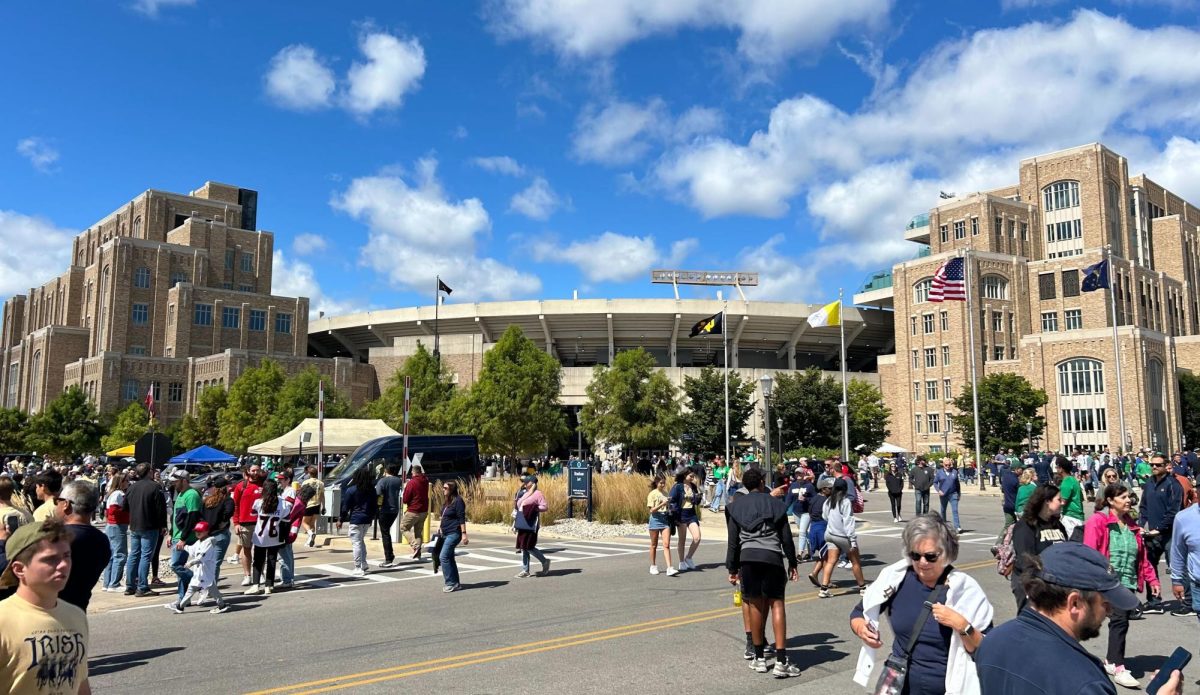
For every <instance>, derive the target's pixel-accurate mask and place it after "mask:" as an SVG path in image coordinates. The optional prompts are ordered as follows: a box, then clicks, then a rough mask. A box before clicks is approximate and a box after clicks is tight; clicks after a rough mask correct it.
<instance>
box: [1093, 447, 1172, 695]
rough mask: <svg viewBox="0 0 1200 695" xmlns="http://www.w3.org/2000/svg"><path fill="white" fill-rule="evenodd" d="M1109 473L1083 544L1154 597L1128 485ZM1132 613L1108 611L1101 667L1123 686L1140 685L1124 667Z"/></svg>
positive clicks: (1128, 584) (1133, 587)
mask: <svg viewBox="0 0 1200 695" xmlns="http://www.w3.org/2000/svg"><path fill="white" fill-rule="evenodd" d="M1110 473H1111V474H1112V476H1111V477H1112V479H1113V482H1112V483H1109V484H1107V485H1105V486H1104V487H1103V488H1101V491H1100V493H1099V494H1097V495H1096V513H1095V514H1093V515H1092V516H1091V518H1089V519H1088V520H1087V523H1085V524H1084V525H1083V544H1084V545H1089V546H1091V547H1093V548H1095V549H1096V550H1098V551H1100V554H1101V555H1103V556H1104V557H1106V558H1108V562H1109V566H1110V567H1112V569H1113V571H1114V572H1115V573H1116V575H1117V578H1118V579H1119V580H1120V581H1121V585H1122V586H1124V587H1125V588H1126V589H1129V590H1130V591H1134V592H1136V593H1141V591H1142V589H1143V588H1144V587H1146V586H1147V585H1149V587H1150V592H1151V594H1153V595H1156V596H1157V595H1159V594H1160V593H1161V589H1160V586H1159V582H1158V572H1156V571H1155V570H1154V566H1153V565H1151V564H1150V559H1149V557H1148V556H1147V555H1146V545H1145V543H1144V542H1143V541H1142V529H1140V528H1138V525H1137V521H1136V517H1135V515H1134V514H1133V513H1132V507H1133V504H1132V503H1131V501H1130V499H1129V488H1127V487H1125V486H1124V485H1122V484H1120V483H1118V482H1116V478H1117V474H1116V471H1115V470H1113V469H1112V468H1108V469H1106V470H1105V471H1104V478H1108V477H1109V474H1110ZM1133 612H1134V611H1123V610H1119V609H1116V608H1113V609H1112V610H1111V611H1110V612H1109V614H1108V653H1107V655H1106V656H1105V659H1104V670H1105V671H1106V672H1107V673H1108V675H1110V676H1112V677H1113V681H1114V682H1115V683H1116V684H1117V685H1120V686H1124V687H1126V688H1137V687H1139V686H1138V681H1137V679H1136V678H1134V677H1133V674H1132V673H1130V672H1129V671H1128V670H1126V668H1125V636H1126V635H1127V634H1128V633H1129V619H1130V616H1131V615H1132V614H1133Z"/></svg>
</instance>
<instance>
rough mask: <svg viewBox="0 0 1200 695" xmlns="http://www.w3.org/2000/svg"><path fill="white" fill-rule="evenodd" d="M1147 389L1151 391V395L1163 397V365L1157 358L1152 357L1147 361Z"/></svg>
mask: <svg viewBox="0 0 1200 695" xmlns="http://www.w3.org/2000/svg"><path fill="white" fill-rule="evenodd" d="M1146 390H1147V391H1149V392H1150V395H1151V396H1153V397H1156V398H1162V393H1163V365H1162V362H1159V361H1158V360H1156V359H1151V360H1150V361H1149V362H1148V363H1146Z"/></svg>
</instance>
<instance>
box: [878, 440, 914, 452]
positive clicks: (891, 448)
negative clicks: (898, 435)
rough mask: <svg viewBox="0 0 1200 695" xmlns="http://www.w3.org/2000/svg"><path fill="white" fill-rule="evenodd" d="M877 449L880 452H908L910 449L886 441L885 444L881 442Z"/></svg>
mask: <svg viewBox="0 0 1200 695" xmlns="http://www.w3.org/2000/svg"><path fill="white" fill-rule="evenodd" d="M875 451H876V452H877V453H880V454H907V453H908V449H905V448H904V447H902V446H896V445H895V444H888V443H887V442H884V443H883V444H881V445H880V446H879V448H878V449H876V450H875Z"/></svg>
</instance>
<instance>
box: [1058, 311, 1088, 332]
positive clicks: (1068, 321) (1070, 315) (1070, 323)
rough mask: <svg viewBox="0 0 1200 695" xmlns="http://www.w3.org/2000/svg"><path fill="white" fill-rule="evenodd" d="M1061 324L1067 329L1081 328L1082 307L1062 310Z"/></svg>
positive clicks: (1076, 329) (1075, 329)
mask: <svg viewBox="0 0 1200 695" xmlns="http://www.w3.org/2000/svg"><path fill="white" fill-rule="evenodd" d="M1063 325H1064V326H1065V327H1066V329H1067V330H1068V331H1078V330H1082V329H1083V309H1067V310H1066V311H1064V312H1063Z"/></svg>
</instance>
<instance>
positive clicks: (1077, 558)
mask: <svg viewBox="0 0 1200 695" xmlns="http://www.w3.org/2000/svg"><path fill="white" fill-rule="evenodd" d="M1040 558H1041V561H1042V571H1041V572H1040V573H1039V576H1040V577H1041V578H1042V580H1043V581H1046V582H1049V583H1051V584H1057V585H1059V586H1063V587H1068V588H1071V589H1080V590H1081V591H1098V592H1100V593H1101V594H1103V595H1104V598H1105V599H1106V600H1107V601H1108V602H1109V603H1110V604H1112V606H1113V608H1116V609H1117V610H1122V611H1131V610H1133V609H1134V608H1137V605H1138V600H1137V596H1135V595H1134V593H1133V592H1132V591H1130V590H1129V589H1126V588H1125V587H1124V586H1122V585H1121V580H1120V579H1119V578H1118V577H1117V574H1116V572H1114V571H1113V569H1112V566H1111V565H1109V563H1108V558H1106V557H1104V556H1103V555H1101V554H1100V552H1099V551H1098V550H1096V549H1095V548H1090V547H1088V546H1086V545H1084V544H1082V543H1076V542H1072V541H1067V542H1065V543H1055V544H1054V545H1052V546H1050V547H1049V548H1046V549H1045V550H1043V551H1042V553H1041V555H1040Z"/></svg>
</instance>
